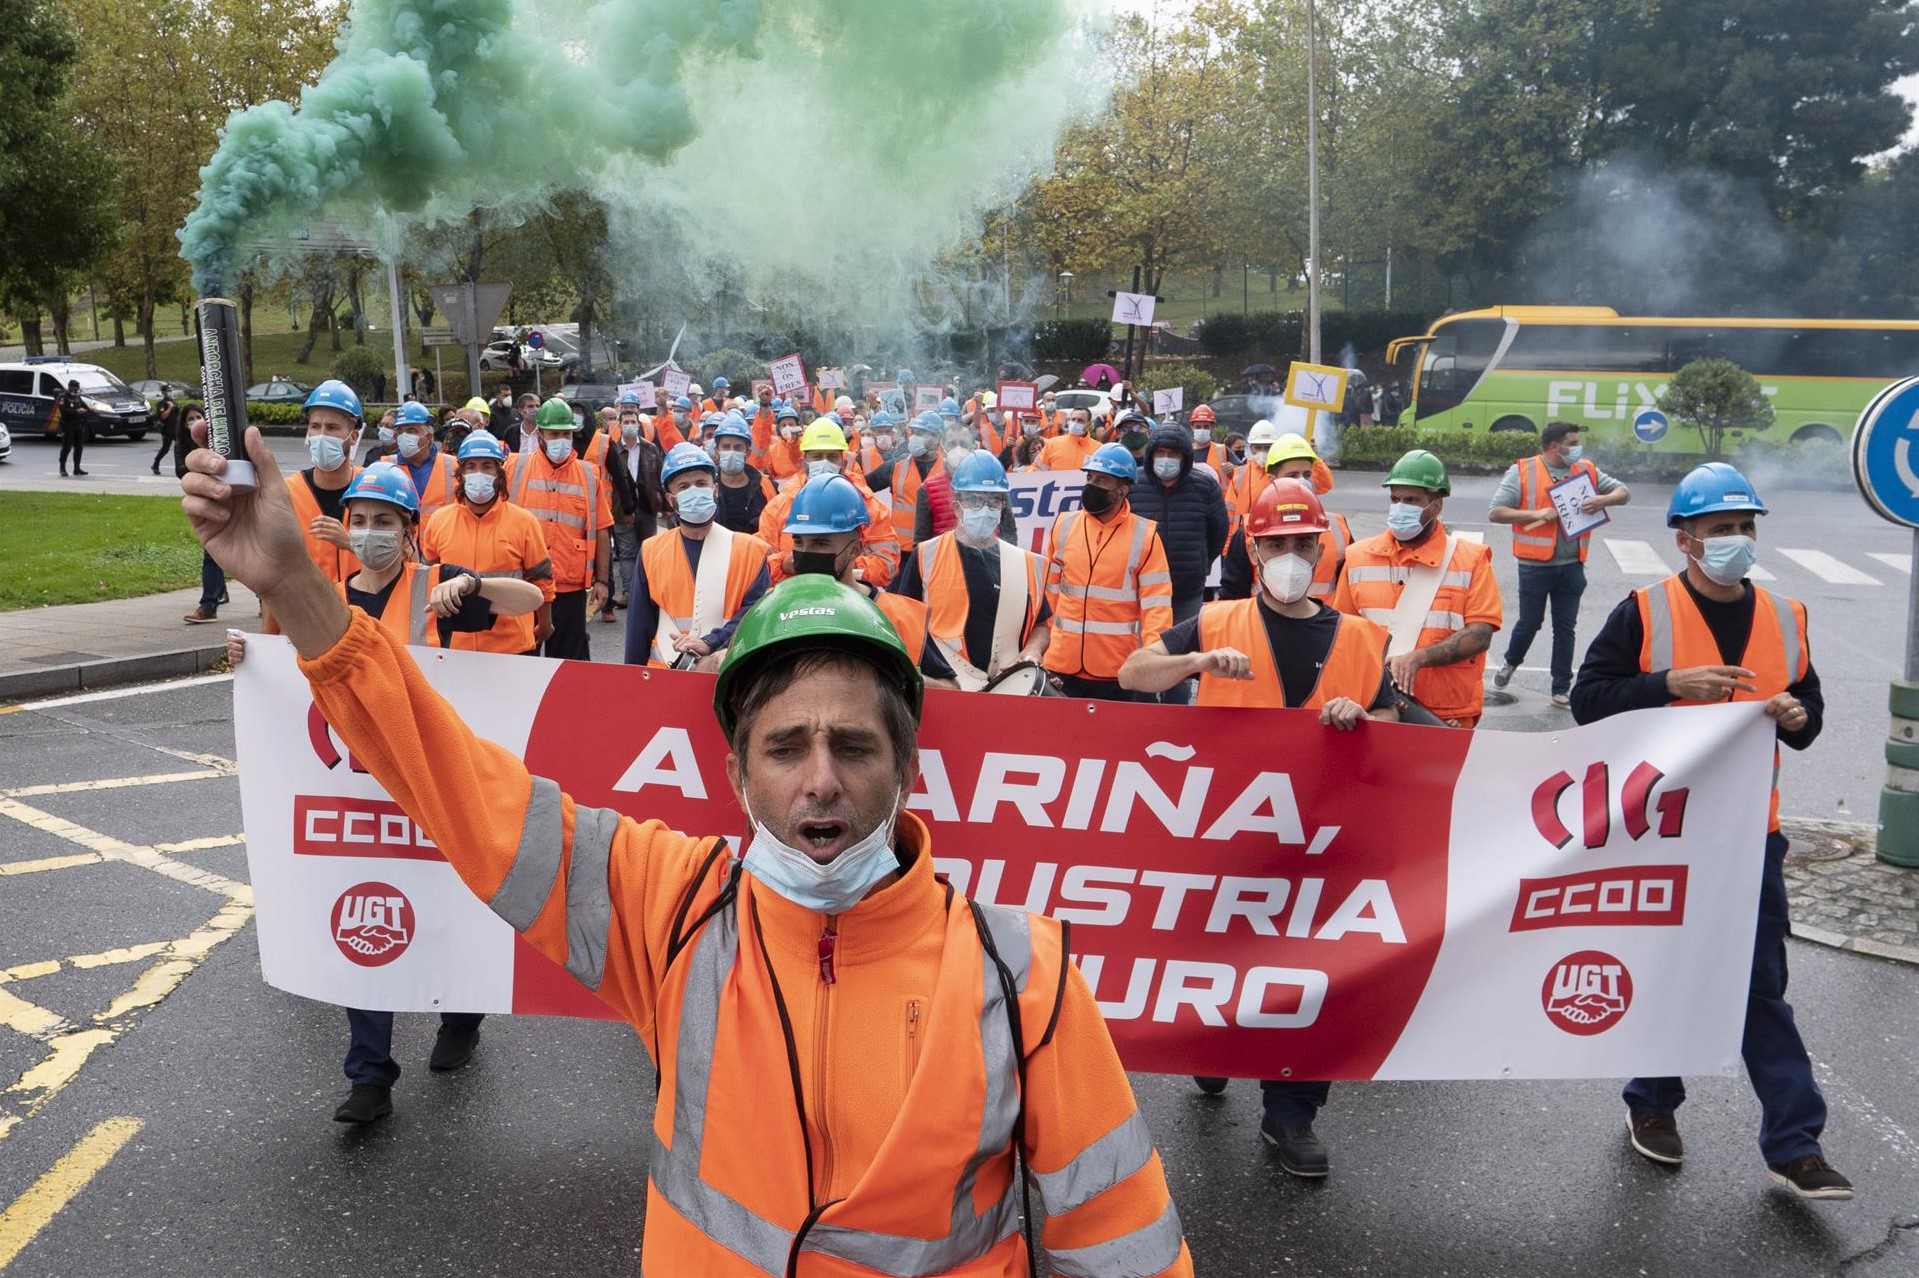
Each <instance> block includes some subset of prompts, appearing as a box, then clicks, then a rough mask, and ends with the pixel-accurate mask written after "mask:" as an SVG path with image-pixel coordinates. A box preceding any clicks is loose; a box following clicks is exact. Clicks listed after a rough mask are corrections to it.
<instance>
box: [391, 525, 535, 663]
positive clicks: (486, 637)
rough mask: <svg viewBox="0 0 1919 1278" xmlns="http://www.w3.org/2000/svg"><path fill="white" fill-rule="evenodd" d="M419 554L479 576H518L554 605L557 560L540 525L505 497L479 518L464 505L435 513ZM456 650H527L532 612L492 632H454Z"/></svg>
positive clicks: (499, 619)
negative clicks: (454, 565)
mask: <svg viewBox="0 0 1919 1278" xmlns="http://www.w3.org/2000/svg"><path fill="white" fill-rule="evenodd" d="M420 553H421V554H422V555H425V556H426V558H427V559H428V561H430V562H432V563H436V564H459V565H460V566H461V567H463V568H465V569H466V570H467V571H468V572H471V573H473V574H474V575H476V576H479V577H517V578H518V579H519V580H521V581H530V582H532V583H533V584H534V585H536V586H538V587H539V588H540V591H541V593H543V594H544V595H545V596H546V601H547V602H548V603H552V602H553V594H554V590H553V559H552V557H551V556H550V555H548V554H547V550H546V534H545V533H544V532H542V531H541V526H540V521H539V520H537V519H535V518H534V517H533V515H532V514H531V513H530V512H528V511H524V510H521V509H520V508H519V507H518V506H515V505H514V504H513V503H512V502H510V501H508V500H506V498H505V496H504V495H502V496H500V497H496V498H494V500H493V502H492V504H490V505H489V506H488V507H487V508H486V513H484V514H477V513H475V512H474V509H473V507H472V506H471V505H470V504H469V503H467V502H465V501H457V500H456V501H455V502H454V503H453V504H452V505H451V506H442V507H441V508H440V509H438V510H436V511H434V512H433V518H431V519H429V520H427V521H426V523H425V524H424V525H423V526H422V528H421V530H420ZM452 646H453V647H455V648H461V649H465V650H466V651H468V652H508V653H520V652H527V651H529V650H530V649H532V647H533V614H531V613H527V614H526V615H524V616H519V617H503V616H497V615H496V616H495V617H494V618H493V625H492V627H491V628H490V629H487V630H479V631H475V632H473V633H471V634H466V633H462V632H461V631H458V630H456V631H454V632H453V644H452Z"/></svg>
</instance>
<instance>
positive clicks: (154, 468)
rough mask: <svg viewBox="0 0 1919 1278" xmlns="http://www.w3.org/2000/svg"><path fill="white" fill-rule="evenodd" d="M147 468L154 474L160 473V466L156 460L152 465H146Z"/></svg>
mask: <svg viewBox="0 0 1919 1278" xmlns="http://www.w3.org/2000/svg"><path fill="white" fill-rule="evenodd" d="M147 469H148V470H150V471H152V472H153V473H154V474H156V475H157V474H159V473H160V466H159V463H158V462H156V463H154V464H153V465H151V466H149V467H147Z"/></svg>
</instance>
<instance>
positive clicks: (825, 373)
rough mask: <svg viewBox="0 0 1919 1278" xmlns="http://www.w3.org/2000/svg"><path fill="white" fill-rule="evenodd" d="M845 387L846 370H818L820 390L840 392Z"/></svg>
mask: <svg viewBox="0 0 1919 1278" xmlns="http://www.w3.org/2000/svg"><path fill="white" fill-rule="evenodd" d="M845 386H846V370H845V369H841V368H822V369H821V370H820V389H821V390H823V391H826V390H841V389H843V388H844V387H845Z"/></svg>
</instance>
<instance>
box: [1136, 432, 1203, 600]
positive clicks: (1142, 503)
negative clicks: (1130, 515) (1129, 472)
mask: <svg viewBox="0 0 1919 1278" xmlns="http://www.w3.org/2000/svg"><path fill="white" fill-rule="evenodd" d="M1163 448H1170V449H1173V450H1174V451H1176V452H1177V453H1178V454H1179V456H1180V468H1179V478H1178V479H1176V480H1174V481H1173V482H1172V484H1171V486H1170V487H1169V486H1168V485H1166V484H1164V483H1161V482H1160V479H1159V476H1157V475H1155V474H1153V469H1152V467H1153V463H1152V456H1153V454H1154V453H1155V452H1157V451H1159V450H1160V449H1163ZM1146 457H1147V461H1146V464H1145V466H1144V467H1143V468H1142V469H1141V471H1140V476H1139V480H1138V481H1137V482H1136V483H1134V485H1133V491H1132V493H1131V495H1130V500H1131V501H1132V504H1133V511H1134V513H1135V514H1139V515H1143V516H1145V517H1146V518H1147V519H1150V520H1152V521H1153V522H1154V523H1156V524H1158V525H1159V539H1160V541H1162V542H1163V543H1165V546H1166V566H1167V568H1168V569H1169V570H1170V571H1171V573H1172V575H1173V617H1174V619H1175V620H1177V621H1184V620H1186V618H1188V617H1190V616H1192V615H1193V614H1194V613H1196V612H1198V611H1199V606H1200V604H1201V603H1203V602H1204V601H1205V595H1206V576H1207V574H1208V573H1210V572H1211V571H1212V569H1213V560H1215V559H1217V558H1219V552H1220V551H1221V550H1223V549H1225V547H1226V529H1227V518H1226V494H1225V493H1223V492H1221V491H1220V487H1219V484H1218V483H1217V482H1216V481H1215V480H1214V479H1213V477H1212V475H1211V474H1210V473H1208V472H1206V471H1199V472H1197V473H1195V472H1194V470H1193V437H1192V435H1190V434H1189V433H1187V432H1186V431H1183V430H1180V429H1178V428H1175V427H1163V428H1161V429H1160V430H1158V431H1156V432H1154V434H1153V437H1152V438H1151V440H1149V441H1148V442H1147V445H1146Z"/></svg>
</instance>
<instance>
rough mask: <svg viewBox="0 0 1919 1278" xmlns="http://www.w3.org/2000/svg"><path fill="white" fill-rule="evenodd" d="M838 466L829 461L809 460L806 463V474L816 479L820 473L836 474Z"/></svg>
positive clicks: (838, 471)
mask: <svg viewBox="0 0 1919 1278" xmlns="http://www.w3.org/2000/svg"><path fill="white" fill-rule="evenodd" d="M839 473H840V468H839V467H838V466H835V465H834V464H833V463H832V462H830V461H810V462H808V463H806V475H807V478H809V479H818V478H819V477H820V476H821V475H837V474H839Z"/></svg>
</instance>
